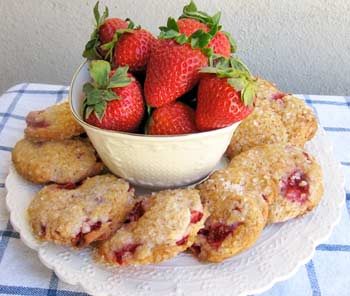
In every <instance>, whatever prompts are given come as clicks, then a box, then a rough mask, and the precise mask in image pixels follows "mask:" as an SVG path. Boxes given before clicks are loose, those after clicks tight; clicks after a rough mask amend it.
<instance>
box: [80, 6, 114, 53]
mask: <svg viewBox="0 0 350 296" xmlns="http://www.w3.org/2000/svg"><path fill="white" fill-rule="evenodd" d="M98 5H99V2H98V1H97V2H96V4H95V6H94V17H95V21H96V25H95V29H94V31H93V32H92V33H91V35H90V40H89V41H88V42H87V43H86V45H85V49H84V52H83V57H84V58H87V59H89V60H94V59H102V57H101V55H100V54H99V52H98V47H99V46H100V44H101V42H100V40H99V30H100V26H101V25H102V24H103V23H104V21H105V20H106V18H107V17H108V8H107V7H105V10H104V12H103V15H102V17H101V16H100V12H99V8H98Z"/></svg>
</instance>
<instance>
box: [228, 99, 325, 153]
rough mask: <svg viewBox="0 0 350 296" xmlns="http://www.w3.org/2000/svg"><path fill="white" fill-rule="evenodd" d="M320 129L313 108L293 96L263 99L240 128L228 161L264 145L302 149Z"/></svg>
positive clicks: (229, 148)
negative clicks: (292, 146)
mask: <svg viewBox="0 0 350 296" xmlns="http://www.w3.org/2000/svg"><path fill="white" fill-rule="evenodd" d="M317 128H318V123H317V118H316V116H315V114H314V113H313V111H312V109H311V108H310V107H308V106H307V105H306V104H305V103H304V102H303V101H302V100H300V99H298V98H296V97H293V96H289V95H288V96H284V97H281V98H279V99H277V100H275V99H260V100H257V104H256V107H255V110H254V112H253V113H252V114H251V115H250V116H248V117H247V118H246V119H245V120H243V122H242V123H241V124H240V125H239V126H238V128H237V129H236V130H235V132H234V133H233V136H232V139H231V142H230V145H229V147H228V149H227V156H228V157H229V158H232V157H234V156H235V155H237V154H239V153H241V152H243V151H245V150H247V149H250V148H253V147H254V146H258V145H264V144H274V143H280V144H286V143H290V144H292V145H297V146H301V147H303V146H304V145H305V143H306V142H307V141H309V140H311V139H312V138H313V136H314V135H315V134H316V132H317Z"/></svg>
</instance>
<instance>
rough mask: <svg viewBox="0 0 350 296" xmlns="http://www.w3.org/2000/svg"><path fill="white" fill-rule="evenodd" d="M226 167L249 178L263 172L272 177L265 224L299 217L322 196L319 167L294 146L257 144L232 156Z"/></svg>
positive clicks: (305, 152) (311, 158)
mask: <svg viewBox="0 0 350 296" xmlns="http://www.w3.org/2000/svg"><path fill="white" fill-rule="evenodd" d="M229 167H230V168H231V169H232V170H233V171H237V170H242V171H245V172H246V173H247V174H249V175H251V176H252V177H253V178H254V177H257V178H258V177H259V176H261V175H264V176H269V177H270V178H271V179H273V180H274V182H273V183H274V184H276V188H275V189H276V192H277V195H276V196H275V198H273V199H270V200H268V204H269V215H268V223H277V222H284V221H287V220H288V219H291V218H295V217H298V216H302V215H304V214H306V213H307V212H309V211H311V210H312V209H313V208H315V207H316V206H317V205H318V203H319V202H320V200H321V198H322V196H323V179H322V170H321V167H320V166H319V165H318V164H317V162H316V160H315V159H314V158H313V157H311V156H310V155H309V153H308V152H307V151H306V150H304V149H302V148H300V147H297V146H292V145H280V144H271V145H264V146H258V147H255V148H252V149H250V150H247V151H245V152H243V153H241V154H239V155H238V156H236V157H234V158H233V159H232V161H231V162H230V164H229Z"/></svg>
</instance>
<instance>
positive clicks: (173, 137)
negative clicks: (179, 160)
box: [68, 59, 242, 140]
mask: <svg viewBox="0 0 350 296" xmlns="http://www.w3.org/2000/svg"><path fill="white" fill-rule="evenodd" d="M88 62H89V60H88V59H85V60H84V61H83V62H82V63H81V64H80V65H79V67H78V68H77V70H76V71H75V72H74V75H73V78H72V80H71V82H70V85H69V92H68V101H69V106H70V109H71V112H72V113H73V116H74V118H75V120H77V121H78V123H79V124H80V125H82V126H83V127H87V128H89V129H92V130H95V131H97V132H101V133H105V134H109V135H121V136H124V137H127V138H143V139H148V140H152V139H153V140H154V139H156V140H181V139H186V138H201V137H208V136H214V135H217V134H224V133H226V132H228V131H229V130H231V129H233V128H234V127H236V126H238V124H239V123H240V122H241V121H242V120H240V121H237V122H235V123H233V124H231V125H229V126H226V127H223V128H219V129H215V130H210V131H205V132H198V133H192V134H183V135H146V134H136V133H129V132H122V131H114V130H106V129H102V128H99V127H96V126H93V125H91V124H89V123H87V122H85V121H84V120H83V119H82V118H81V116H80V114H78V113H77V112H76V110H75V109H74V107H73V95H72V94H73V87H74V84H75V81H76V79H77V77H78V75H79V73H80V72H81V69H82V68H83V66H84V65H85V64H86V63H88Z"/></svg>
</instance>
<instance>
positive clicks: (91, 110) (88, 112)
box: [84, 106, 94, 120]
mask: <svg viewBox="0 0 350 296" xmlns="http://www.w3.org/2000/svg"><path fill="white" fill-rule="evenodd" d="M93 111H94V108H93V107H90V106H88V107H86V108H85V109H84V118H85V120H86V119H88V118H89V116H90V114H91V113H92V112H93Z"/></svg>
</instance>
